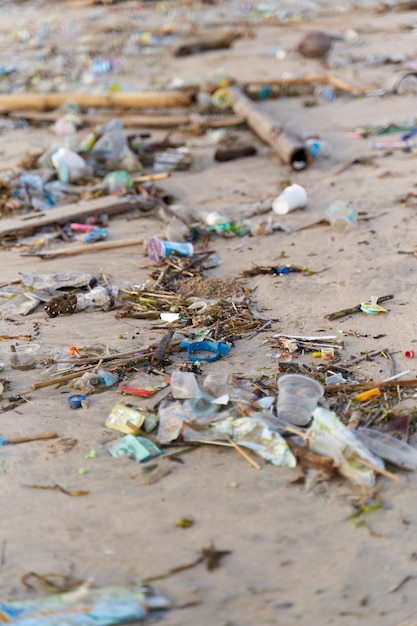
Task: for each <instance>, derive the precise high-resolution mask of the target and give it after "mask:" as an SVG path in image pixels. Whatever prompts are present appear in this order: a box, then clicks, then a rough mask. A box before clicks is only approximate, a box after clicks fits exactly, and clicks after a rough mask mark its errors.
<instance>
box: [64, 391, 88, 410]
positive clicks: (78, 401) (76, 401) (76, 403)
mask: <svg viewBox="0 0 417 626" xmlns="http://www.w3.org/2000/svg"><path fill="white" fill-rule="evenodd" d="M86 400H87V398H86V397H85V396H81V395H79V394H74V395H72V396H68V404H69V405H70V407H71V408H72V409H80V408H81V407H82V403H83V402H85V401H86Z"/></svg>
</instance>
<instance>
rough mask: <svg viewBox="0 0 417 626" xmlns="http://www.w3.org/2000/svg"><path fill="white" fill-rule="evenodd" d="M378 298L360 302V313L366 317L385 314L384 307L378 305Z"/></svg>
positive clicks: (372, 297)
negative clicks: (365, 314)
mask: <svg viewBox="0 0 417 626" xmlns="http://www.w3.org/2000/svg"><path fill="white" fill-rule="evenodd" d="M379 302H380V298H377V297H376V296H371V301H370V302H362V303H361V305H360V308H361V311H363V312H364V313H367V314H368V315H377V313H386V312H387V310H386V309H384V307H382V306H380V305H379Z"/></svg>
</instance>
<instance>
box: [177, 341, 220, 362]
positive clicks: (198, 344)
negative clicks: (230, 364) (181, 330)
mask: <svg viewBox="0 0 417 626" xmlns="http://www.w3.org/2000/svg"><path fill="white" fill-rule="evenodd" d="M180 347H181V348H187V350H188V358H189V359H190V361H207V362H211V361H217V359H218V358H219V356H220V355H225V354H229V352H230V346H229V345H228V344H227V343H222V342H221V341H207V340H205V341H181V343H180ZM200 352H210V353H211V355H212V356H201V354H198V353H200Z"/></svg>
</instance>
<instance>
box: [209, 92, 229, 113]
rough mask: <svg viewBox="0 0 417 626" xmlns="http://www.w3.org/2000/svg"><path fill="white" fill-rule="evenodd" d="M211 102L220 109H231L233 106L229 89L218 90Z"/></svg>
mask: <svg viewBox="0 0 417 626" xmlns="http://www.w3.org/2000/svg"><path fill="white" fill-rule="evenodd" d="M211 101H212V103H213V104H214V105H215V106H216V107H217V108H218V109H230V108H231V106H232V104H233V97H232V94H231V92H230V91H229V89H225V88H221V89H216V91H215V92H214V94H213V95H212V96H211Z"/></svg>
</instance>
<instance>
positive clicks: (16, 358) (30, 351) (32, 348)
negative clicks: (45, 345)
mask: <svg viewBox="0 0 417 626" xmlns="http://www.w3.org/2000/svg"><path fill="white" fill-rule="evenodd" d="M39 348H40V345H39V344H37V343H29V344H28V345H24V344H20V345H11V346H10V347H9V349H8V350H4V351H3V355H4V356H5V358H6V359H7V361H8V363H9V365H10V367H11V368H12V369H14V370H22V371H27V370H31V369H33V368H34V367H36V355H37V352H38V350H39Z"/></svg>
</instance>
